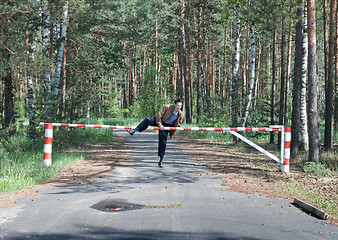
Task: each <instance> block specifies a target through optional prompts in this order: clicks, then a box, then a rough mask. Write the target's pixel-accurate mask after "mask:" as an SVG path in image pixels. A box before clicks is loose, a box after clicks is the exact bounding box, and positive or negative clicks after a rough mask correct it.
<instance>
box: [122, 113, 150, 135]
mask: <svg viewBox="0 0 338 240" xmlns="http://www.w3.org/2000/svg"><path fill="white" fill-rule="evenodd" d="M155 125H156V123H155V117H148V118H146V119H144V120H143V121H142V122H141V123H140V124H139V125H138V126H137V127H136V128H135V129H133V130H128V132H129V134H130V135H134V133H135V132H137V131H139V132H142V131H144V130H146V129H147V128H148V127H149V126H155Z"/></svg>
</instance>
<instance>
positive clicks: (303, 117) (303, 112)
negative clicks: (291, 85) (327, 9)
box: [300, 0, 309, 151]
mask: <svg viewBox="0 0 338 240" xmlns="http://www.w3.org/2000/svg"><path fill="white" fill-rule="evenodd" d="M307 22H308V20H307V0H305V1H304V11H303V50H302V52H303V58H302V80H301V89H300V141H301V143H300V145H301V146H302V147H303V148H304V150H305V151H309V132H308V114H307V98H306V97H307V70H308V52H309V51H308V30H307V25H308V24H307Z"/></svg>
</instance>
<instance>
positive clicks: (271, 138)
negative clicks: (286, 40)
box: [270, 28, 276, 143]
mask: <svg viewBox="0 0 338 240" xmlns="http://www.w3.org/2000/svg"><path fill="white" fill-rule="evenodd" d="M275 90H276V28H275V29H274V32H273V46H272V84H271V96H270V99H271V100H270V101H271V105H270V106H271V109H270V124H271V125H275ZM274 136H275V135H274V133H273V132H271V133H270V143H274V138H275V137H274Z"/></svg>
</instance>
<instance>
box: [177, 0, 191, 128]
mask: <svg viewBox="0 0 338 240" xmlns="http://www.w3.org/2000/svg"><path fill="white" fill-rule="evenodd" d="M181 4H182V5H181V10H180V17H181V21H180V25H181V39H182V45H181V47H182V67H183V78H184V103H185V106H184V109H185V121H186V123H191V116H190V104H189V80H188V74H187V54H186V40H185V30H184V10H185V3H184V0H182V1H181Z"/></svg>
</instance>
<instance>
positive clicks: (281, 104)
mask: <svg viewBox="0 0 338 240" xmlns="http://www.w3.org/2000/svg"><path fill="white" fill-rule="evenodd" d="M284 31H285V17H283V19H282V45H281V63H280V65H281V66H280V68H281V72H280V73H281V79H280V81H281V85H280V95H279V119H278V124H279V125H284V123H283V121H284V110H285V109H284V96H285V32H284ZM280 144H281V132H279V133H278V145H280Z"/></svg>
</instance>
